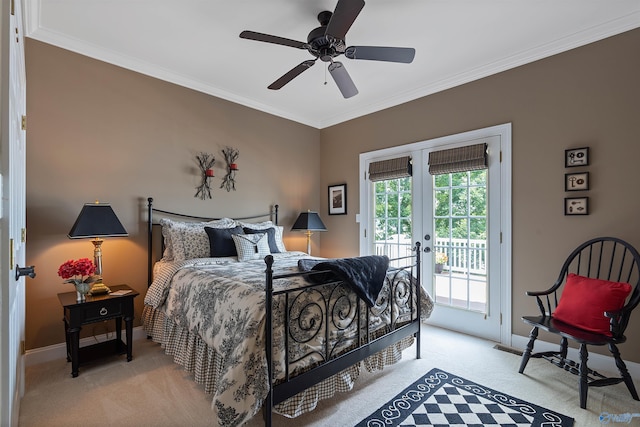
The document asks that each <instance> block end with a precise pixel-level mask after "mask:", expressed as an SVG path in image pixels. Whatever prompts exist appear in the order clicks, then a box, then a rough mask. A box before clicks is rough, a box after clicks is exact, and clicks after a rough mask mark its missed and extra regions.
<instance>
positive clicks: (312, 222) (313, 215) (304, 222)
mask: <svg viewBox="0 0 640 427" xmlns="http://www.w3.org/2000/svg"><path fill="white" fill-rule="evenodd" d="M291 230H294V231H327V227H325V225H324V224H323V223H322V220H321V219H320V215H318V212H311V211H309V212H302V213H301V214H300V216H299V217H298V219H296V222H295V224H293V227H291Z"/></svg>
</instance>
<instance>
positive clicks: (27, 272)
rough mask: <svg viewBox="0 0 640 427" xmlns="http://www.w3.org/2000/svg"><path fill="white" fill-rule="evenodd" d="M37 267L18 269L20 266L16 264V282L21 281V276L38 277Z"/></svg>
mask: <svg viewBox="0 0 640 427" xmlns="http://www.w3.org/2000/svg"><path fill="white" fill-rule="evenodd" d="M35 270H36V267H35V266H33V265H30V266H28V267H18V264H16V281H17V280H20V277H21V276H29V277H30V278H32V279H33V278H34V277H36V271H35Z"/></svg>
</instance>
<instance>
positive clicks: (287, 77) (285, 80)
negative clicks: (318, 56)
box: [269, 59, 316, 90]
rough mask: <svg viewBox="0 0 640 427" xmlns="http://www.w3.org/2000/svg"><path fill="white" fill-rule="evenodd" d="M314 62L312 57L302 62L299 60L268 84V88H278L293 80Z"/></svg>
mask: <svg viewBox="0 0 640 427" xmlns="http://www.w3.org/2000/svg"><path fill="white" fill-rule="evenodd" d="M315 63H316V61H315V60H312V59H308V60H306V61H304V62H301V63H300V64H298V65H296V66H295V67H293V68H292V69H291V70H289V71H288V72H287V73H285V74H284V75H283V76H282V77H280V78H279V79H278V80H276V81H275V82H273V83H271V84H270V85H269V89H272V90H278V89H280V88H282V86H284V85H286V84H287V83H289V82H290V81H291V80H293V79H294V78H296V77H298V76H299V75H300V74H302V72H303V71H306V70H307V69H309V68H311V66H312V65H313V64H315Z"/></svg>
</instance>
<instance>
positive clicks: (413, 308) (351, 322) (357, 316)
mask: <svg viewBox="0 0 640 427" xmlns="http://www.w3.org/2000/svg"><path fill="white" fill-rule="evenodd" d="M413 251H414V255H412V256H408V257H404V258H398V259H394V260H391V261H392V262H393V264H392V265H403V267H397V268H396V267H390V268H389V274H388V275H387V278H386V280H387V283H386V284H385V288H384V290H383V292H381V295H380V297H379V298H378V304H376V306H375V307H373V308H372V307H369V306H368V305H367V304H366V303H365V302H364V301H363V300H361V299H360V298H358V297H357V296H356V295H355V293H354V292H352V291H351V290H350V289H349V288H348V285H346V284H345V283H344V282H339V281H338V282H336V281H333V282H327V283H322V284H309V285H307V286H304V287H297V288H296V289H286V290H274V282H276V283H277V281H278V280H280V279H289V278H292V277H295V276H301V275H313V274H325V273H326V272H299V273H289V274H280V275H277V274H274V271H273V262H274V261H273V257H272V256H267V257H266V258H265V262H266V264H267V269H266V284H267V287H266V323H265V328H266V331H265V341H266V354H267V361H268V368H269V394H268V395H267V398H266V399H265V403H264V411H265V412H264V415H265V425H267V426H271V417H272V413H273V408H274V406H275V405H277V404H279V403H282V402H284V401H285V400H287V399H289V398H290V397H293V396H295V395H296V394H298V393H299V392H301V391H303V390H306V389H308V388H309V387H312V386H314V385H317V384H319V383H320V382H322V381H324V380H326V379H327V378H329V377H331V376H333V375H335V374H337V373H339V372H341V371H343V370H345V369H347V368H349V367H350V366H353V365H354V364H356V363H358V362H361V361H362V360H364V359H366V358H367V357H370V356H373V355H375V354H376V353H378V352H380V351H382V350H384V349H386V348H387V347H389V346H391V345H393V344H396V343H398V342H400V341H401V340H403V339H404V338H407V337H410V336H414V337H415V338H416V358H418V359H419V358H420V254H421V251H420V242H417V243H416V246H415V247H414V248H413ZM310 293H315V294H317V295H321V296H320V297H319V298H316V299H315V300H313V301H312V302H310V300H308V299H305V298H304V297H303V296H304V295H308V294H310ZM372 310H374V311H376V313H391V314H390V315H389V316H388V320H389V322H388V323H387V324H386V325H385V326H383V327H382V328H380V327H377V328H373V327H372V326H371V325H370V322H369V319H370V318H371V316H372ZM394 313H403V314H401V315H398V316H396V317H394ZM274 316H282V317H283V319H282V321H280V319H278V321H277V322H276V321H275V320H274ZM382 317H384V316H382ZM275 324H283V325H284V330H283V331H280V332H281V333H280V334H279V339H280V340H282V341H284V345H283V347H284V361H274V355H273V354H274V353H273V349H274V345H276V337H275V336H274V330H273V327H274V325H275ZM313 340H316V341H317V342H321V343H322V345H321V346H318V345H316V346H313V347H310V348H309V350H308V351H307V352H304V351H303V352H301V351H300V345H302V346H303V348H304V344H305V343H306V342H311V341H313ZM282 341H280V342H279V345H282ZM290 344H295V345H296V347H295V348H296V351H295V352H294V353H295V354H290V353H291V351H290V349H291V346H290ZM281 357H282V356H281ZM303 360H306V361H308V360H312V361H313V363H312V364H311V365H310V366H308V367H305V368H304V369H302V370H300V369H299V366H298V363H299V362H301V361H303ZM275 363H280V364H281V365H278V369H275V365H274V364H275ZM276 370H277V371H278V372H277V373H276V372H275V371H276ZM298 371H301V372H298Z"/></svg>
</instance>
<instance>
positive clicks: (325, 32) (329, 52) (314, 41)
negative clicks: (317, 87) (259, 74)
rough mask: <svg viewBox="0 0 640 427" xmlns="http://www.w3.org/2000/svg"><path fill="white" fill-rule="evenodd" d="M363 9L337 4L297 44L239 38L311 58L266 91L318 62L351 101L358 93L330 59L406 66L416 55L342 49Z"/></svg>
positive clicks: (350, 1)
mask: <svg viewBox="0 0 640 427" xmlns="http://www.w3.org/2000/svg"><path fill="white" fill-rule="evenodd" d="M363 7H364V0H338V4H337V5H336V8H335V10H334V11H333V13H332V12H329V11H323V12H320V13H319V14H318V21H319V22H320V26H319V27H318V28H315V29H313V30H311V32H310V33H309V35H308V36H307V42H306V43H304V42H300V41H296V40H292V39H287V38H284V37H278V36H272V35H269V34H263V33H257V32H255V31H243V32H242V33H240V38H243V39H249V40H255V41H260V42H266V43H273V44H279V45H283V46H290V47H295V48H297V49H306V50H308V51H309V53H311V55H313V56H315V59H309V60H306V61H303V62H301V63H300V64H298V65H296V66H295V67H293V68H292V69H291V70H289V71H288V72H287V73H285V74H284V75H283V76H282V77H280V78H279V79H278V80H276V81H275V82H273V83H271V84H270V85H269V89H273V90H278V89H280V88H282V87H283V86H284V85H286V84H287V83H289V82H290V81H291V80H293V79H294V78H295V77H297V76H299V75H300V74H302V72H303V71H306V70H307V69H309V68H311V66H313V65H314V64H315V63H316V61H317V60H318V59H320V60H321V61H323V62H328V63H329V66H328V69H329V73H330V74H331V77H333V80H334V81H335V82H336V85H337V86H338V88H339V89H340V92H342V96H344V97H345V98H351V97H352V96H354V95H356V94H357V93H358V89H357V88H356V85H355V84H354V83H353V80H351V76H349V73H348V72H347V70H346V68H345V67H344V65H342V63H341V62H338V61H334V59H335V58H336V57H338V56H340V55H342V54H344V56H346V57H347V58H349V59H366V60H371V61H387V62H402V63H405V64H409V63H411V62H412V61H413V58H414V56H415V54H416V51H415V49H413V48H408V47H386V46H349V47H346V43H345V35H346V34H347V31H349V28H351V25H352V24H353V22H354V21H355V20H356V18H357V17H358V14H360V11H361V10H362V8H363Z"/></svg>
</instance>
